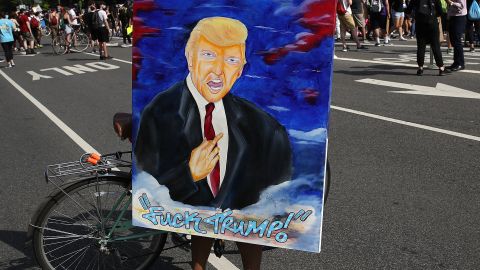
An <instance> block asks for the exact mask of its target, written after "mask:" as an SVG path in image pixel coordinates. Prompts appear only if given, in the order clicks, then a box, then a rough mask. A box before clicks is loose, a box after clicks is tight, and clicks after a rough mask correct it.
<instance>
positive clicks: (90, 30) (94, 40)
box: [84, 0, 98, 53]
mask: <svg viewBox="0 0 480 270" xmlns="http://www.w3.org/2000/svg"><path fill="white" fill-rule="evenodd" d="M94 16H97V7H96V6H95V1H93V0H90V2H89V3H88V11H87V13H86V14H85V15H84V17H85V26H86V32H87V35H88V38H89V43H90V47H91V48H92V53H96V52H97V50H96V49H95V46H98V37H97V33H96V31H95V29H94V26H93V19H94Z"/></svg>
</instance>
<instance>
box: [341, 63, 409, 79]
mask: <svg viewBox="0 0 480 270" xmlns="http://www.w3.org/2000/svg"><path fill="white" fill-rule="evenodd" d="M395 69H397V70H399V71H395ZM400 70H401V71H400ZM405 70H408V71H405ZM410 70H411V72H410ZM416 70H417V68H413V67H404V66H392V65H371V66H363V67H350V68H349V69H348V70H347V69H343V70H335V71H334V73H341V74H345V75H352V76H362V77H365V76H371V75H397V76H415V75H416V73H415V72H416Z"/></svg>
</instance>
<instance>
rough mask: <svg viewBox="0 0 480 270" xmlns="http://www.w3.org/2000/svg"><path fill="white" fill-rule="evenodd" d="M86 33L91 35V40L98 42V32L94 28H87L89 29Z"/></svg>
mask: <svg viewBox="0 0 480 270" xmlns="http://www.w3.org/2000/svg"><path fill="white" fill-rule="evenodd" d="M86 32H87V33H88V34H90V38H91V39H92V40H93V41H97V40H98V36H97V31H95V30H94V29H93V28H87V29H86Z"/></svg>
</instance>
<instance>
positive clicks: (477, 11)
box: [468, 0, 480, 21]
mask: <svg viewBox="0 0 480 270" xmlns="http://www.w3.org/2000/svg"><path fill="white" fill-rule="evenodd" d="M468 19H470V20H471V21H478V20H480V6H479V5H478V3H477V1H475V0H473V2H472V5H471V6H470V9H469V10H468Z"/></svg>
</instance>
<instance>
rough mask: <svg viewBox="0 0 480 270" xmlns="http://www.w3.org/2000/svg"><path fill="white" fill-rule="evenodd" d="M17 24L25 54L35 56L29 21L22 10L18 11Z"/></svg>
mask: <svg viewBox="0 0 480 270" xmlns="http://www.w3.org/2000/svg"><path fill="white" fill-rule="evenodd" d="M18 23H19V25H20V32H21V37H22V38H23V47H24V48H25V52H26V54H36V53H35V51H34V50H33V44H34V41H33V33H32V27H31V25H30V19H29V16H28V14H27V13H26V12H25V10H24V9H20V13H19V16H18Z"/></svg>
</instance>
